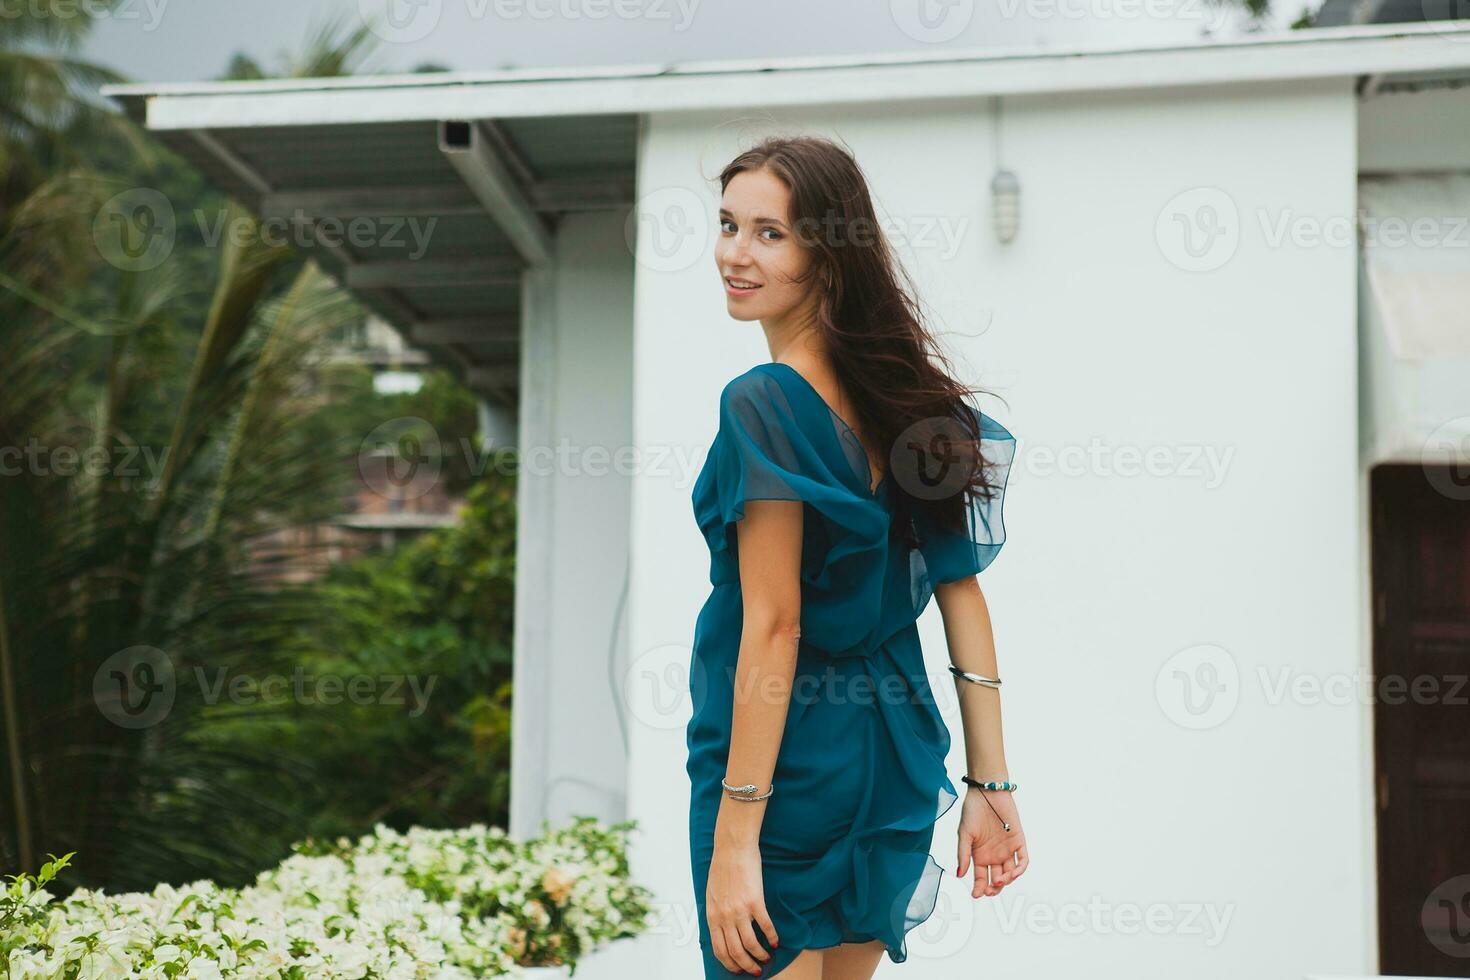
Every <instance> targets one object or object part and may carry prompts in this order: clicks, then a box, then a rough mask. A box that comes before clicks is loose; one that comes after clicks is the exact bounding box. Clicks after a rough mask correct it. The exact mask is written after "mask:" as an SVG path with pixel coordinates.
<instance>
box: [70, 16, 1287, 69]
mask: <svg viewBox="0 0 1470 980" xmlns="http://www.w3.org/2000/svg"><path fill="white" fill-rule="evenodd" d="M1285 2H1290V0H1285ZM1216 4H1217V0H738V2H737V0H120V5H119V6H118V8H117V9H116V11H115V12H114V13H113V14H112V15H110V16H108V17H106V18H104V19H102V20H100V21H99V22H98V24H97V26H96V29H95V30H94V32H93V35H92V37H91V39H90V41H89V44H88V46H87V49H86V52H85V54H86V56H87V57H88V58H89V59H90V60H92V61H96V62H101V63H103V64H105V65H109V66H111V67H113V68H116V69H118V70H119V71H121V72H123V73H124V74H126V75H128V76H129V77H131V78H134V79H137V80H139V81H195V80H202V79H208V78H214V77H217V76H218V75H219V74H221V73H222V72H223V71H224V69H225V67H226V65H227V64H228V63H229V60H230V57H231V56H232V55H233V54H235V53H236V52H244V53H247V54H249V55H251V56H252V57H254V58H255V59H256V60H258V61H261V62H263V63H264V64H265V65H266V66H267V68H268V69H271V70H275V69H277V68H278V67H279V64H280V62H281V59H282V58H283V57H284V56H285V55H286V54H288V53H291V52H295V51H299V50H300V49H301V47H302V45H303V41H304V39H305V38H306V37H307V35H308V34H309V33H310V31H311V29H312V28H313V27H315V26H319V25H320V24H322V23H323V22H324V21H325V20H327V19H330V18H331V17H333V16H341V17H346V18H349V20H350V21H351V22H352V23H370V24H372V25H374V29H375V33H376V34H378V35H379V36H380V38H381V41H380V43H379V44H378V45H377V48H376V52H375V55H374V56H373V58H372V60H371V61H370V62H369V63H368V64H367V65H366V66H364V69H363V71H364V72H367V71H387V70H409V69H412V68H414V67H416V66H417V65H420V64H422V63H425V62H434V63H439V64H444V65H447V66H448V67H450V68H453V69H465V70H468V69H487V68H502V67H508V66H518V67H519V66H525V67H543V66H550V65H595V64H633V63H648V62H667V61H689V60H702V59H730V58H737V59H743V58H766V57H777V56H783V55H795V54H844V53H858V52H872V51H904V50H908V51H913V50H935V49H944V48H977V47H1035V46H1041V47H1069V46H1074V45H1093V44H1111V43H1118V44H1130V43H1144V44H1147V43H1159V42H1166V41H1170V40H1185V39H1190V38H1195V37H1198V36H1200V34H1201V33H1202V31H1204V30H1206V29H1208V28H1211V27H1218V26H1220V25H1221V22H1222V21H1224V20H1226V18H1225V16H1224V15H1223V14H1222V13H1221V11H1220V8H1219V7H1218V6H1217V5H1216ZM1295 13H1296V11H1295V10H1291V11H1286V10H1283V11H1282V16H1283V18H1284V19H1289V16H1288V15H1294V14H1295ZM1229 32H1230V28H1229V25H1228V24H1227V25H1226V33H1229Z"/></svg>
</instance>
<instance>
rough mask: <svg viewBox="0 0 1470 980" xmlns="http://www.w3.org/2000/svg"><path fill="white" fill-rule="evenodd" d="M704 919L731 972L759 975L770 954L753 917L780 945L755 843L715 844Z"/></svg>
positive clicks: (772, 941) (768, 937)
mask: <svg viewBox="0 0 1470 980" xmlns="http://www.w3.org/2000/svg"><path fill="white" fill-rule="evenodd" d="M704 913H705V919H706V920H707V921H708V923H709V936H710V942H711V943H712V944H713V946H714V951H715V958H716V959H718V960H719V961H720V962H721V963H723V964H724V966H725V969H727V970H729V971H731V972H732V973H742V972H745V973H752V974H754V975H756V976H760V973H761V968H760V966H759V964H757V963H756V960H757V959H759V960H760V961H761V962H762V963H764V962H765V961H766V960H769V959H770V958H771V954H770V953H768V952H766V950H765V948H764V947H762V946H761V944H760V940H759V939H758V938H757V937H756V934H755V930H754V929H753V928H751V922H752V920H754V921H755V922H756V923H757V924H759V925H760V927H761V931H762V932H764V933H765V934H766V940H767V941H768V942H770V944H771V946H772V947H775V946H776V945H777V940H776V927H775V926H774V925H772V923H771V917H770V916H769V915H768V914H766V896H765V890H764V886H763V882H762V878H761V852H760V848H759V846H758V845H756V844H749V845H736V846H731V845H723V846H722V845H720V844H716V845H715V851H714V855H713V856H712V857H711V859H710V866H709V883H708V885H707V886H706V887H705V897H704Z"/></svg>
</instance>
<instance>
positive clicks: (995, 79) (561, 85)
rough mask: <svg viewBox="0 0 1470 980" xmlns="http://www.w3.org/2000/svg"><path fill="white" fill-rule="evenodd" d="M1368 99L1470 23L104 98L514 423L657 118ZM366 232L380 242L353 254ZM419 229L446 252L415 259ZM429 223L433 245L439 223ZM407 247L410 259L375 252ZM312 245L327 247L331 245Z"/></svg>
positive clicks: (284, 82) (1400, 81)
mask: <svg viewBox="0 0 1470 980" xmlns="http://www.w3.org/2000/svg"><path fill="white" fill-rule="evenodd" d="M1334 78H1336V79H1360V80H1361V81H1360V83H1359V90H1360V91H1362V92H1364V93H1373V92H1380V91H1386V90H1391V89H1393V88H1394V87H1396V86H1398V85H1404V86H1410V87H1412V86H1414V85H1417V84H1421V83H1423V82H1424V81H1426V80H1428V81H1431V82H1438V83H1444V82H1445V81H1449V82H1451V83H1457V82H1460V81H1463V80H1466V79H1470V21H1441V22H1436V23H1429V24H1405V25H1392V26H1382V25H1375V26H1360V27H1339V28H1329V29H1320V30H1306V31H1294V32H1290V33H1284V34H1274V35H1249V36H1245V37H1240V38H1234V39H1229V40H1213V41H1201V42H1197V43H1190V44H1172V45H1157V46H1149V47H1140V46H1133V47H1097V48H1076V49H1070V50H1065V51H1032V50H1027V51H1017V50H1014V49H1006V50H976V51H953V50H945V51H930V52H920V53H909V52H905V53H898V54H883V55H858V56H847V57H837V58H834V57H822V58H785V59H778V60H765V61H723V62H686V63H676V64H667V65H627V66H614V67H597V68H584V69H566V68H558V69H545V70H540V69H537V70H532V69H517V70H510V71H494V72H455V73H429V74H414V75H379V76H356V77H349V78H328V79H271V80H263V81H240V82H205V83H181V84H153V85H133V84H127V85H108V86H104V87H103V89H102V94H103V95H105V96H108V97H110V98H113V99H116V100H117V101H118V102H120V103H121V104H122V105H123V107H124V108H125V110H126V111H127V112H128V113H129V114H130V115H131V116H132V117H133V118H135V119H137V120H138V121H139V122H140V123H142V124H143V125H145V126H146V127H147V128H148V129H149V130H151V131H153V132H154V133H156V134H157V136H158V137H159V139H160V140H162V141H163V142H165V143H166V144H168V145H169V146H171V147H172V148H174V149H175V150H176V151H178V152H179V153H180V154H181V155H183V156H184V157H185V158H186V159H188V160H190V161H191V162H192V163H194V165H195V166H197V167H198V168H199V169H200V170H201V171H203V172H204V174H205V175H206V176H207V177H208V178H209V179H210V180H211V181H212V182H213V183H215V184H216V185H218V186H219V187H220V188H222V189H223V190H225V191H226V192H227V193H229V194H231V195H232V196H234V197H235V198H237V199H239V200H240V201H241V202H242V203H244V204H245V205H246V206H248V207H250V208H251V209H252V210H254V211H255V212H256V213H257V214H260V215H262V216H265V217H275V218H278V219H281V220H298V221H301V222H303V223H304V224H306V225H307V226H309V227H310V228H311V229H312V230H313V231H314V232H315V231H321V230H322V229H328V230H332V229H335V230H337V235H336V236H325V237H328V238H332V237H334V238H335V240H334V241H330V242H326V243H324V244H323V243H317V244H312V245H311V246H310V251H311V252H312V253H313V254H315V255H317V256H318V257H319V258H320V260H321V261H322V263H323V264H324V265H325V266H326V267H328V268H329V269H331V270H332V271H334V272H335V273H336V274H337V276H338V279H339V281H341V282H342V283H343V284H344V285H345V286H346V287H347V288H349V289H351V290H353V291H354V292H355V293H356V294H357V295H358V296H359V297H360V298H361V299H362V300H363V301H364V302H365V303H366V304H367V305H369V306H370V307H372V308H374V309H375V310H376V311H377V312H378V313H379V314H380V315H382V316H383V317H384V318H385V319H387V320H388V321H389V322H391V323H393V324H394V325H395V326H396V327H398V328H399V329H400V330H401V331H402V332H403V333H404V334H405V336H406V337H407V338H408V340H409V341H410V342H411V343H413V344H414V345H415V346H421V347H424V348H425V349H428V350H430V351H431V352H433V353H434V354H435V356H436V357H439V358H440V359H443V360H447V361H448V362H450V363H452V364H455V365H458V366H459V367H460V368H461V369H462V370H461V373H462V375H463V376H464V377H465V378H466V379H467V380H468V381H469V382H470V383H471V384H472V385H474V386H475V387H477V388H479V389H480V390H481V391H482V392H485V393H487V394H492V395H498V396H500V397H501V398H502V399H503V400H505V401H507V402H508V403H511V404H513V400H514V397H515V393H516V391H515V389H516V383H517V378H518V376H519V375H518V349H519V340H520V333H519V331H520V329H521V327H520V315H519V314H520V306H521V281H520V280H521V272H522V271H524V270H525V269H528V268H533V267H536V266H538V265H543V264H545V263H547V262H549V261H550V253H551V241H552V236H553V232H554V229H555V226H556V223H557V222H558V221H559V220H560V218H561V216H562V215H564V214H566V213H568V212H575V211H586V210H600V209H617V210H626V209H627V208H629V207H631V206H632V203H633V198H634V192H635V188H634V178H635V174H636V167H637V142H638V141H637V132H638V125H639V121H640V119H641V118H642V116H643V115H644V114H647V113H654V112H665V111H676V110H719V109H748V108H751V107H756V106H759V107H776V106H785V105H823V104H826V105H840V104H852V103H873V102H905V101H915V100H925V99H941V98H973V97H977V96H997V95H1002V96H1003V95H1022V94H1043V93H1068V92H1096V91H1105V90H1123V89H1140V88H1157V87H1181V86H1184V87H1188V86H1220V85H1232V84H1247V83H1272V82H1275V83H1289V82H1306V81H1311V80H1321V79H1334ZM353 221H358V222H366V223H367V226H368V227H369V228H375V229H377V230H378V232H379V237H378V239H377V240H374V239H372V237H371V236H368V240H367V241H366V242H364V241H362V240H348V239H345V238H344V237H343V236H342V234H341V232H342V230H343V229H345V228H347V227H348V226H349V224H350V223H351V222H353ZM414 221H418V222H419V225H418V226H417V227H418V228H419V230H423V229H424V228H432V229H433V233H432V234H430V235H428V236H423V238H424V240H421V241H417V247H416V246H415V241H416V240H415V239H414V236H413V234H412V233H413V229H414V225H413V222H414ZM430 222H432V225H430ZM394 230H396V231H398V232H399V233H400V237H399V241H398V243H397V247H394V245H392V244H389V243H387V242H385V241H384V240H382V239H386V238H388V237H389V234H390V232H391V231H394ZM318 237H322V236H317V235H313V236H312V240H313V242H316V240H317V238H318Z"/></svg>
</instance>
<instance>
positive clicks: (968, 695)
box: [934, 575, 1031, 898]
mask: <svg viewBox="0 0 1470 980" xmlns="http://www.w3.org/2000/svg"><path fill="white" fill-rule="evenodd" d="M934 596H935V598H936V599H937V600H938V602H939V611H940V614H941V615H942V616H943V617H944V635H945V639H946V640H947V641H948V643H949V659H950V661H951V662H952V663H953V664H954V665H955V666H956V667H958V668H959V669H960V670H963V671H966V672H968V673H972V674H980V675H982V676H984V677H999V676H1000V673H999V671H998V669H997V667H996V656H995V637H994V635H993V634H992V632H991V628H990V609H989V607H988V606H987V605H986V604H985V594H984V593H983V592H981V591H980V582H979V580H978V579H976V577H975V576H973V575H971V576H969V577H968V578H963V579H957V580H956V581H954V582H946V583H942V584H940V585H938V586H936V587H935V589H934ZM953 681H954V684H955V687H956V688H957V689H958V691H959V702H960V718H961V721H962V724H963V726H964V729H965V768H966V769H967V770H968V771H969V775H970V778H971V779H974V780H977V781H980V782H986V781H988V780H992V779H993V780H1006V779H1010V769H1009V767H1007V765H1006V751H1005V742H1004V741H1003V739H1002V737H1001V723H1000V691H998V690H996V689H995V688H993V687H989V686H987V685H984V684H973V683H971V682H970V681H967V680H964V679H963V678H958V677H957V678H953ZM964 798H965V805H964V808H963V809H962V810H961V812H960V824H959V829H958V839H957V842H956V844H957V852H956V858H957V860H958V866H957V867H956V868H955V874H957V875H960V876H963V875H965V873H966V872H967V871H968V870H969V869H970V867H971V866H973V867H974V871H975V883H974V886H973V887H972V888H971V890H970V894H971V896H972V897H974V898H980V897H981V896H982V895H984V896H991V895H997V894H999V893H1000V890H1001V889H1002V888H1004V887H1005V886H1006V885H1009V884H1010V883H1011V882H1013V881H1015V880H1016V879H1017V878H1019V877H1020V876H1021V875H1022V874H1024V873H1025V871H1026V868H1027V867H1029V866H1030V863H1031V858H1030V854H1029V853H1028V851H1027V848H1026V833H1025V831H1023V830H1022V829H1021V815H1020V813H1019V811H1017V809H1016V801H1015V800H1014V799H1013V798H1012V794H1011V793H1010V792H1009V791H1007V790H987V789H977V788H976V787H974V786H968V785H967V786H966V787H965V791H964Z"/></svg>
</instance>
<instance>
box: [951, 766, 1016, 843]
mask: <svg viewBox="0 0 1470 980" xmlns="http://www.w3.org/2000/svg"><path fill="white" fill-rule="evenodd" d="M960 779H961V780H963V781H964V783H965V785H967V786H973V787H975V788H976V789H989V790H1005V791H1006V792H1010V791H1012V790H1014V789H1015V788H1016V786H1017V784H1016V783H1013V782H1011V781H1010V780H1008V779H1001V780H987V781H986V782H983V783H982V782H981V781H980V780H978V779H971V778H970V774H969V773H965V774H964V775H962V776H960ZM980 799H982V800H984V801H985V805H986V806H988V807H990V812H991V813H993V814H995V818H996V819H997V820H999V821H1000V825H1001V827H1002V828H1003V829H1004V830H1005V831H1006V833H1010V830H1011V825H1010V824H1009V823H1007V822H1006V818H1005V817H1002V816H1001V815H1000V811H999V810H997V809H996V808H995V804H994V803H991V802H990V798H989V797H988V796H986V795H985V794H984V793H981V794H980Z"/></svg>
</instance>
